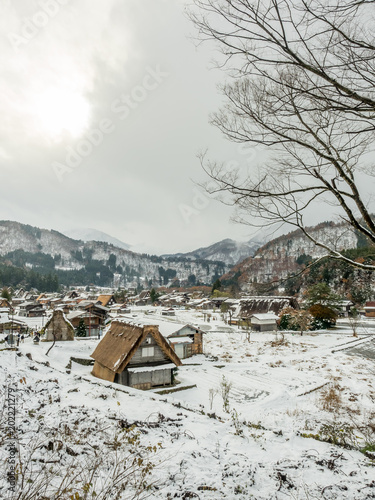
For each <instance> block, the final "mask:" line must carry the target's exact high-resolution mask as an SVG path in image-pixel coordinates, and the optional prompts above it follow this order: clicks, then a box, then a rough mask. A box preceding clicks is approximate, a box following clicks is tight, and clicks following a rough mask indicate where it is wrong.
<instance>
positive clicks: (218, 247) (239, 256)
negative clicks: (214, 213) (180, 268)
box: [163, 238, 264, 266]
mask: <svg viewBox="0 0 375 500" xmlns="http://www.w3.org/2000/svg"><path fill="white" fill-rule="evenodd" d="M263 243H264V242H262V243H261V242H259V241H256V240H249V241H247V242H238V241H234V240H231V239H229V238H228V239H225V240H222V241H219V242H218V243H214V244H213V245H210V246H208V247H202V248H198V249H197V250H193V251H192V252H188V253H177V254H171V255H163V257H168V258H170V257H177V258H181V257H183V258H185V259H189V260H199V259H205V260H214V261H222V262H224V263H225V264H226V265H228V266H233V265H235V264H237V263H238V262H240V261H242V260H243V259H245V258H246V257H249V256H253V255H254V253H255V252H256V250H257V249H258V248H259V247H260V246H261V245H262V244H263Z"/></svg>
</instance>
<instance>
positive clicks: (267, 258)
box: [223, 222, 358, 288]
mask: <svg viewBox="0 0 375 500" xmlns="http://www.w3.org/2000/svg"><path fill="white" fill-rule="evenodd" d="M309 231H310V233H311V234H312V235H313V236H314V237H315V238H316V239H317V240H319V241H321V242H323V243H326V244H327V245H330V246H332V247H334V248H336V249H337V250H338V251H341V250H347V249H350V248H356V247H357V243H358V238H357V236H356V235H355V233H354V232H353V231H352V230H350V229H349V228H348V226H347V225H345V224H335V223H333V222H325V223H322V224H318V225H317V226H314V227H312V228H309ZM326 254H327V252H326V250H324V249H323V248H321V247H318V246H316V245H314V243H313V242H312V241H311V240H309V239H308V238H306V236H304V234H303V233H302V232H301V231H300V230H297V231H293V232H291V233H288V234H285V235H282V236H279V237H278V238H275V239H273V240H271V241H269V242H267V243H266V244H265V245H263V246H262V247H260V248H259V249H258V250H257V251H256V252H255V254H254V256H253V257H249V258H247V259H244V260H243V261H242V262H240V263H239V264H237V265H236V266H234V267H233V268H232V269H231V270H230V271H229V273H227V274H226V275H225V276H223V278H224V279H232V278H233V277H234V276H236V277H237V279H238V281H239V283H240V284H241V286H242V288H246V286H247V284H248V283H251V282H257V283H266V282H269V281H270V280H272V279H276V278H277V279H284V278H286V277H287V276H288V275H289V274H293V273H295V272H297V271H298V270H299V269H300V265H299V264H298V263H297V262H296V259H298V257H300V256H303V255H305V256H310V257H312V258H318V257H322V256H324V255H326Z"/></svg>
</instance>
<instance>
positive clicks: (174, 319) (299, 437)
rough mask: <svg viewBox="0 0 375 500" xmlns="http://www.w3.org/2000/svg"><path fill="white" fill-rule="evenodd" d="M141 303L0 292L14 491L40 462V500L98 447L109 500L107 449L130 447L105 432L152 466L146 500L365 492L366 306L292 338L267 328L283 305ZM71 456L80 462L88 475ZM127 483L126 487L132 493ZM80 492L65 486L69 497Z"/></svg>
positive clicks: (373, 473)
mask: <svg viewBox="0 0 375 500" xmlns="http://www.w3.org/2000/svg"><path fill="white" fill-rule="evenodd" d="M17 295H19V297H17ZM151 296H153V292H152V290H151V291H143V292H141V293H140V294H133V295H131V296H129V297H127V299H126V301H121V302H120V303H117V302H116V300H115V295H114V293H110V291H109V290H98V291H96V292H90V293H88V292H86V291H85V290H79V289H76V290H73V291H69V292H67V293H65V294H60V295H58V294H39V295H38V296H35V294H33V293H30V292H25V291H23V292H22V291H21V293H17V292H14V294H13V298H12V301H11V303H10V302H9V303H7V301H6V300H3V301H2V304H1V305H2V309H1V327H2V333H1V336H0V338H1V342H2V345H1V349H2V350H1V351H0V357H1V366H2V369H1V376H2V380H3V381H4V384H5V385H4V387H6V386H8V387H12V386H14V387H15V386H16V387H17V394H18V396H17V397H18V412H19V420H18V432H19V433H20V434H19V439H20V440H19V446H20V449H22V456H23V457H24V460H25V463H24V465H23V467H24V468H23V472H22V481H23V484H25V482H27V481H28V479H30V478H31V477H34V476H33V474H35V470H36V469H35V467H37V470H39V473H41V472H42V471H45V473H46V474H47V472H46V470H47V469H45V464H48V463H53V462H54V461H56V463H58V464H59V467H58V469H56V468H53V470H54V478H53V481H52V483H51V482H48V481H47V482H44V483H40V484H39V487H43V488H44V490H45V496H48V492H49V491H51V490H50V489H49V488H51V487H52V484H54V485H55V486H56V485H59V484H60V486H61V485H62V484H65V483H64V480H63V478H64V474H65V473H66V471H67V470H68V469H67V467H70V468H73V469H72V470H74V471H77V473H78V469H79V474H80V475H81V476H82V474H83V475H84V476H85V477H87V475H88V473H89V470H91V471H92V470H93V469H92V467H94V466H93V465H92V463H91V462H90V461H93V460H94V458H95V457H97V454H96V452H95V446H98V447H99V448H98V449H101V450H102V452H103V453H104V451H105V456H106V457H107V458H108V460H107V458H106V461H105V463H100V465H98V463H97V462H95V463H96V467H97V469H96V471H97V472H96V473H95V474H94V479H93V480H92V481H93V485H94V486H92V488H93V491H95V493H96V492H97V491H102V492H106V493H105V494H106V495H109V497H111V495H113V494H114V493H113V491H114V490H111V489H110V488H109V486H108V484H107V485H106V486H105V484H104V482H103V478H104V477H108V475H110V474H112V473H113V470H112V468H113V467H114V456H113V451H111V450H113V448H112V447H111V446H112V445H110V444H108V443H111V442H112V441H113V439H115V440H118V439H120V440H121V443H122V444H121V445H119V446H124V447H125V445H126V446H129V443H128V438H129V435H128V434H127V436H128V437H127V438H126V440H124V435H123V431H124V429H121V428H119V425H120V426H123V427H124V426H125V427H124V428H125V429H128V430H127V431H126V432H127V433H129V432H130V433H131V435H132V436H133V434H134V436H133V437H132V438H131V439H133V438H134V439H136V440H137V443H138V444H137V453H138V454H139V455H137V456H139V457H142V460H146V459H147V460H150V462H149V463H150V464H152V467H151V465H150V468H149V470H148V472H147V474H146V475H147V477H148V478H149V482H147V484H148V488H149V489H148V490H147V491H142V494H145V495H146V493H147V494H148V493H150V492H151V496H152V498H161V499H162V498H173V497H174V496H176V495H177V496H178V497H180V498H207V499H215V500H216V499H219V498H232V497H233V498H234V497H235V498H244V499H245V498H251V497H252V496H253V498H256V499H262V500H263V499H264V500H266V499H269V498H282V497H283V496H285V495H287V496H288V495H289V497H290V498H306V499H308V498H314V496H312V495H316V498H320V497H319V496H318V495H319V494H320V492H321V491H322V490H324V491H325V492H326V496H324V497H322V498H337V497H338V496H340V498H348V499H349V498H350V499H358V500H359V499H363V498H371V496H370V495H371V494H372V491H373V487H374V486H373V485H374V484H375V469H374V466H373V464H374V452H375V449H374V443H375V429H374V428H373V420H374V411H373V405H374V401H375V387H374V383H373V374H374V368H373V363H374V361H373V359H374V356H375V345H374V340H373V339H374V338H375V319H373V311H374V305H373V304H372V303H371V302H370V303H367V305H366V306H365V307H364V309H363V311H362V315H361V316H360V317H359V319H358V321H357V323H356V325H355V326H354V329H353V323H352V322H351V321H350V318H349V317H348V312H347V308H348V307H349V306H350V304H347V303H343V304H341V309H342V311H341V312H340V314H339V317H338V319H337V322H336V326H335V327H333V328H330V329H323V330H310V331H304V332H303V335H302V336H301V334H300V332H299V331H296V330H284V331H281V330H278V325H279V314H280V312H281V311H282V310H285V308H291V307H292V308H293V307H295V308H297V309H296V310H298V308H299V304H298V303H297V301H296V300H295V299H292V298H290V297H289V298H288V297H284V296H268V297H266V296H260V297H259V296H258V297H246V296H245V297H241V298H239V299H225V298H223V297H218V298H215V297H213V296H211V297H210V296H205V297H204V296H202V297H195V298H193V297H192V296H191V295H190V294H189V293H188V292H186V291H185V292H179V291H171V292H170V293H165V294H163V295H160V297H158V299H157V300H154V303H152V300H151ZM21 299H22V300H21ZM227 301H228V302H229V304H230V308H231V309H230V311H231V312H230V313H229V307H228V308H227V307H223V303H225V302H227ZM229 304H228V306H229ZM288 310H289V309H288ZM249 319H250V321H249ZM25 325H26V326H25ZM80 325H81V326H80ZM83 326H84V328H83ZM21 335H22V336H23V338H22V340H21ZM80 335H81V336H80ZM11 336H12V337H13V342H11ZM6 338H7V340H5V339H6ZM17 344H18V345H17ZM15 367H16V368H15ZM12 384H13V385H12ZM4 396H5V394H4ZM69 415H70V416H69ZM73 422H74V423H73ZM85 422H86V424H88V423H89V426H90V429H91V430H90V433H89V434H88V433H87V432H85V427H86V426H85ZM98 422H101V424H100V425H99V427H98ZM62 426H63V427H62ZM62 428H64V429H66V431H64V435H62V434H61V429H62ZM68 428H69V429H70V430H69V432H68V431H67V429H68ZM36 429H38V431H37V432H38V435H37V436H38V437H36V436H35V435H34V436H33V432H35V430H36ZM93 429H95V432H93ZM129 429H130V430H129ZM67 432H68V434H66V433H67ZM119 432H120V434H118V433H119ZM82 433H83V434H84V435H85V441H82V440H81V439H80V437H79V436H80V435H81V434H82ZM21 436H22V437H21ZM99 436H100V438H99ZM116 436H117V437H116ZM121 436H122V437H121ZM135 436H136V437H135ZM37 443H38V444H37ZM43 443H44V444H43ZM48 443H49V444H48ZM58 443H62V444H58ZM87 443H88V444H87ZM104 443H107V445H105V444H104ZM126 443H127V444H126ZM158 443H159V444H158ZM45 444H46V446H47V445H48V446H47V448H45ZM40 446H42V448H40ZM88 446H89V447H88ZM91 446H94V448H91ZM150 446H151V447H152V449H155V450H157V451H156V452H155V456H153V455H154V452H152V453H151V456H149V455H150V452H149V451H147V450H149V449H150ZM154 447H155V448H154ZM90 449H91V451H90ZM121 449H122V448H121ZM42 450H45V451H44V452H43V453H42ZM309 450H310V451H309ZM312 450H313V451H312ZM128 451H129V450H128ZM0 452H1V454H2V455H4V456H5V454H6V449H5V448H4V447H2V448H0ZM44 453H47V456H48V457H49V459H47V458H43V454H44ZM93 453H94V454H93ZM239 455H240V456H241V461H238V456H239ZM78 456H79V457H82V458H84V459H85V461H87V460H88V461H89V462H90V463H91V466H88V469H87V470H85V471H83V469H82V468H79V466H78V464H77V461H76V460H75V458H76V457H78ZM172 457H173V458H172ZM236 457H237V459H236ZM95 460H98V459H97V458H95ZM95 460H94V461H95ZM27 463H29V464H32V463H34V466H31V465H30V466H27V465H26V464H27ZM73 463H74V466H73V465H72V464H73ZM85 463H86V462H85ZM61 464H62V465H61ZM77 467H78V468H77ZM90 467H91V468H90ZM138 473H139V474H141V475H142V474H143V473H144V471H143V470H138V471H135V473H134V477H133V476H132V477H133V479H134V481H135V483H134V484H133V483H132V485H130V483H129V484H128V486H127V487H128V488H129V492H130V491H131V492H132V494H131V495H134V498H136V496H135V495H136V492H137V491H138V490H137V488H139V476H138V475H137V474H138ZM219 477H220V482H219V479H218V478H219ZM221 478H226V479H225V480H224V479H223V480H222V479H221ZM137 481H138V482H137ZM88 482H89V481H88ZM26 484H27V483H26ZM37 484H38V481H36V482H35V483H32V482H30V484H29V486H28V487H27V488H25V487H24V490H23V491H24V492H26V493H25V496H24V498H33V496H32V495H33V491H34V490H33V487H36V485H37ZM81 484H82V482H81V481H80V482H79V483H78V482H77V483H76V484H75V483H72V484H71V485H70V487H68V486H67V485H66V484H65V489H66V491H67V492H69V494H75V493H76V492H78V494H80V493H79V492H80V491H81V490H80V488H81V486H80V485H81ZM60 486H59V487H60ZM5 487H6V483H5V482H3V483H0V489H1V488H2V489H1V492H3V491H5V489H4V488H5ZM61 487H62V486H61ZM90 488H91V486H90ZM106 488H107V489H106ZM141 489H142V488H141ZM27 492H29V496H27V494H28V493H27ZM275 492H276V493H275ZM137 494H140V492H139V491H138V493H137ZM131 495H130V494H129V498H133V496H131ZM140 495H141V494H140ZM272 495H273V496H272ZM329 495H331V496H329ZM366 495H367V496H366ZM2 496H3V493H2ZM5 498H7V497H5ZM90 498H91V497H90ZM103 498H104V493H103ZM140 498H142V495H141V496H140Z"/></svg>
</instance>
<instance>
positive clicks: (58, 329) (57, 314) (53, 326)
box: [44, 309, 74, 342]
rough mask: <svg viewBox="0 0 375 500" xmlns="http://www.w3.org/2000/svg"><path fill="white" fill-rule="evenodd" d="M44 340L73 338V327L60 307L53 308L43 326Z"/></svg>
mask: <svg viewBox="0 0 375 500" xmlns="http://www.w3.org/2000/svg"><path fill="white" fill-rule="evenodd" d="M44 331H45V338H44V340H45V341H46V342H52V341H53V340H59V341H60V340H74V328H73V325H72V324H71V323H70V321H68V320H67V319H66V317H65V315H64V313H63V311H62V310H61V309H55V310H54V311H53V314H52V316H51V318H50V319H49V320H48V321H47V323H46V326H45V327H44Z"/></svg>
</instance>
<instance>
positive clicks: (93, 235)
mask: <svg viewBox="0 0 375 500" xmlns="http://www.w3.org/2000/svg"><path fill="white" fill-rule="evenodd" d="M64 234H65V235H66V236H69V238H73V239H74V240H82V241H84V242H87V241H104V242H105V243H110V244H111V245H114V246H115V247H118V248H123V249H124V250H129V249H130V245H128V244H127V243H124V242H123V241H121V240H118V239H117V238H114V237H113V236H111V235H109V234H107V233H103V232H102V231H98V230H97V229H91V228H75V229H67V230H66V231H64Z"/></svg>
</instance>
